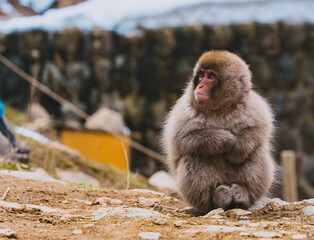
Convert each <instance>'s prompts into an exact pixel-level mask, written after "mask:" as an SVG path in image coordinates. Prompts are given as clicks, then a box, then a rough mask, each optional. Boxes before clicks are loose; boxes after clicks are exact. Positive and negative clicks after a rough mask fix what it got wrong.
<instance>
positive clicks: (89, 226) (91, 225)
mask: <svg viewBox="0 0 314 240" xmlns="http://www.w3.org/2000/svg"><path fill="white" fill-rule="evenodd" d="M83 227H84V228H91V227H94V223H90V224H85V225H83Z"/></svg>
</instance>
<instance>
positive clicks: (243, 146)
mask: <svg viewBox="0 0 314 240" xmlns="http://www.w3.org/2000/svg"><path fill="white" fill-rule="evenodd" d="M264 132H265V130H264V129H263V127H262V126H255V127H249V128H245V129H243V130H241V131H240V132H239V133H237V134H236V135H235V137H236V140H235V143H234V146H233V148H232V149H231V151H230V152H228V153H227V158H228V160H229V162H231V163H242V162H244V161H245V160H246V159H247V158H248V157H249V155H250V154H251V153H252V152H253V150H254V149H256V147H257V146H259V145H261V144H262V142H263V140H264V139H265V138H266V136H265V133H264Z"/></svg>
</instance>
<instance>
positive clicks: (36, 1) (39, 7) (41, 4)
mask: <svg viewBox="0 0 314 240" xmlns="http://www.w3.org/2000/svg"><path fill="white" fill-rule="evenodd" d="M55 1H56V0H19V2H20V4H21V5H22V6H25V7H30V8H32V9H33V10H34V11H35V12H37V13H41V12H43V11H44V10H46V9H47V8H49V7H50V6H51V5H52V4H53V3H54V2H55Z"/></svg>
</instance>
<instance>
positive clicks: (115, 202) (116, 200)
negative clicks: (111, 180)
mask: <svg viewBox="0 0 314 240" xmlns="http://www.w3.org/2000/svg"><path fill="white" fill-rule="evenodd" d="M122 203H123V202H122V201H121V200H118V199H112V200H111V201H110V204H111V205H121V204H122Z"/></svg>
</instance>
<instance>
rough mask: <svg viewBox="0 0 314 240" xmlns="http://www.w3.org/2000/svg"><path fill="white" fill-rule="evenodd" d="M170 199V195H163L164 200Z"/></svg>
mask: <svg viewBox="0 0 314 240" xmlns="http://www.w3.org/2000/svg"><path fill="white" fill-rule="evenodd" d="M171 199H172V197H169V196H165V197H164V200H171Z"/></svg>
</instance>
